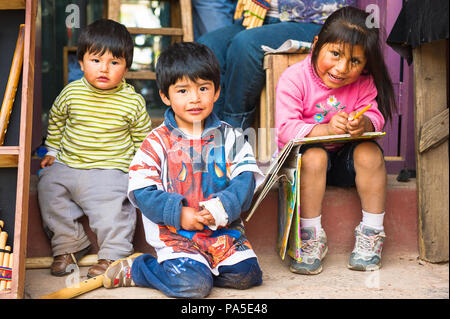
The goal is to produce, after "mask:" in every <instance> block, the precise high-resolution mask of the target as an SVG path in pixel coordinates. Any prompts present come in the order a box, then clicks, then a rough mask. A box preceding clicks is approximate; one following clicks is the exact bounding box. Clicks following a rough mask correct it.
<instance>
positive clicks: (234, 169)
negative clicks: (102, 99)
mask: <svg viewBox="0 0 450 319" xmlns="http://www.w3.org/2000/svg"><path fill="white" fill-rule="evenodd" d="M156 78H157V84H158V87H159V90H160V91H159V93H160V96H161V99H162V101H163V102H164V103H165V104H167V105H168V106H170V108H169V109H167V111H166V112H165V120H164V123H163V124H161V125H160V126H159V127H157V128H156V129H154V130H152V131H151V132H150V134H149V135H148V136H147V137H146V139H145V140H144V142H143V143H142V145H141V147H140V149H139V150H138V151H137V153H136V155H135V157H134V159H133V161H132V162H131V165H130V170H129V175H130V180H129V187H128V197H129V199H130V201H131V202H132V203H133V204H134V205H135V206H136V207H137V208H139V209H140V211H141V212H142V219H143V225H144V230H145V234H146V240H147V242H148V243H149V244H150V245H151V246H153V247H154V248H155V250H156V253H157V258H155V257H153V256H152V255H149V254H135V255H132V256H130V257H128V258H125V259H121V260H118V261H116V262H115V263H113V264H112V265H111V266H110V267H109V268H108V270H107V271H106V273H105V277H104V286H105V287H107V288H113V287H120V286H144V287H151V288H155V289H159V290H160V291H162V292H163V293H164V294H166V295H167V296H169V297H180V298H201V297H206V296H207V295H208V294H209V293H210V291H211V289H212V287H213V286H219V287H228V288H236V289H247V288H250V287H252V286H257V285H260V284H261V283H262V272H261V269H260V267H259V265H258V261H257V257H256V255H255V253H254V251H253V250H252V248H251V245H250V243H249V242H248V240H247V238H246V237H245V233H244V227H243V223H242V220H241V219H240V214H241V212H244V211H246V210H248V209H249V206H250V204H251V201H252V197H253V194H254V190H255V187H256V186H257V185H258V184H259V183H260V182H261V181H262V179H263V174H262V172H261V171H260V169H259V168H258V166H257V164H256V160H255V158H254V155H253V152H252V148H251V146H250V144H249V143H248V142H247V141H246V140H245V139H244V136H243V135H242V134H241V133H240V131H239V130H236V129H233V128H232V127H231V126H230V125H228V124H227V123H225V122H222V121H220V120H219V119H218V117H217V116H216V115H215V114H214V113H212V110H213V106H214V102H215V101H216V100H217V98H218V97H219V93H220V69H219V64H218V62H217V59H216V57H215V56H214V54H213V53H212V51H211V50H210V49H209V48H207V47H206V46H204V45H202V44H198V43H192V42H189V43H188V42H185V43H175V44H173V45H172V46H171V47H169V48H167V49H166V50H165V51H164V52H163V53H162V54H161V56H160V57H159V59H158V63H157V67H156Z"/></svg>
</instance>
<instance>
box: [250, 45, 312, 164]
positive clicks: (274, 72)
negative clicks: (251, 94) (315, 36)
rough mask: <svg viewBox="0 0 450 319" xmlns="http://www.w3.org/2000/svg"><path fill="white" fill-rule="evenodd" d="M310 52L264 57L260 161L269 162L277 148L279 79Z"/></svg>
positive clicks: (260, 120) (260, 117)
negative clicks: (276, 117) (276, 124)
mask: <svg viewBox="0 0 450 319" xmlns="http://www.w3.org/2000/svg"><path fill="white" fill-rule="evenodd" d="M307 56H308V53H277V54H267V55H266V56H265V57H264V64H263V66H264V70H265V72H266V85H265V87H264V88H263V90H262V91H261V98H260V99H261V102H260V108H259V128H260V129H259V130H258V138H259V143H258V146H259V148H258V161H260V162H268V161H269V160H270V158H271V156H272V154H273V152H274V151H275V150H276V148H277V144H276V141H275V92H276V86H277V83H278V79H279V78H280V75H281V74H282V73H283V72H284V70H286V68H287V67H289V66H291V65H293V64H295V63H297V62H300V61H302V60H303V59H304V58H306V57H307Z"/></svg>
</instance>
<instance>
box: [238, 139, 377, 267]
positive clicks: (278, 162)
mask: <svg viewBox="0 0 450 319" xmlns="http://www.w3.org/2000/svg"><path fill="white" fill-rule="evenodd" d="M385 134H386V133H385V132H368V133H364V134H362V135H361V136H358V137H352V136H351V135H350V134H341V135H327V136H319V137H305V138H301V139H294V140H291V141H290V142H289V143H287V144H286V145H285V146H284V147H283V149H282V150H281V151H280V152H279V153H278V156H277V157H276V158H275V159H274V160H273V161H272V163H271V164H270V166H269V169H268V170H267V173H266V176H265V179H264V182H263V183H261V185H259V187H258V188H257V189H256V190H255V195H254V197H253V202H252V204H251V206H250V209H249V211H248V214H247V217H246V218H245V221H246V222H248V221H249V220H250V219H251V218H252V216H253V214H254V213H255V211H256V209H257V208H258V206H259V205H260V204H261V202H262V201H263V199H264V198H265V197H266V195H267V193H268V192H269V191H270V190H271V189H272V187H273V186H274V185H275V184H276V183H278V184H277V185H278V186H279V187H278V190H279V192H278V194H279V195H278V220H279V223H278V239H277V246H278V247H277V248H278V250H279V253H280V257H281V258H282V259H284V257H285V254H286V251H287V246H288V242H289V251H288V253H289V255H290V256H291V257H292V258H294V259H296V260H298V261H300V259H301V256H300V168H301V154H299V148H300V146H301V145H303V144H312V143H345V142H349V141H354V140H363V139H377V138H380V137H382V136H384V135H385ZM292 226H294V227H292Z"/></svg>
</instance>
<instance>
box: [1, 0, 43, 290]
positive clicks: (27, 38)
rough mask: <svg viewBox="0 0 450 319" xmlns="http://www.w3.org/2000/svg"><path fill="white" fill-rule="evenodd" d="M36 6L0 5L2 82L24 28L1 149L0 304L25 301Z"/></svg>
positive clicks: (8, 0)
mask: <svg viewBox="0 0 450 319" xmlns="http://www.w3.org/2000/svg"><path fill="white" fill-rule="evenodd" d="M37 4H38V2H37V1H35V0H22V1H17V0H0V28H1V29H2V30H4V31H5V32H4V33H3V34H4V35H5V36H4V37H2V38H0V45H1V47H2V53H1V62H2V63H1V65H0V68H1V69H2V72H0V74H2V75H1V76H2V78H1V79H0V82H3V81H6V80H7V78H6V79H5V78H4V75H5V74H6V76H7V75H8V74H9V73H10V69H11V61H12V53H14V46H15V42H16V40H17V32H18V30H19V25H20V24H25V34H24V49H23V66H22V73H21V75H22V76H21V79H20V81H19V86H18V89H17V92H16V95H15V100H14V105H13V109H12V113H11V118H10V120H9V124H8V130H7V132H6V137H5V143H4V146H0V186H4V185H7V187H3V188H2V189H1V191H0V219H2V220H3V221H4V223H5V225H4V229H3V231H6V232H7V233H8V239H7V245H9V246H11V248H12V261H13V266H12V280H11V289H10V290H3V291H0V299H21V298H23V297H24V286H25V263H26V246H27V227H28V207H29V189H30V165H31V127H32V118H33V94H34V67H35V41H36V40H35V34H36V15H37ZM6 10H8V11H6ZM3 94H4V92H0V96H3Z"/></svg>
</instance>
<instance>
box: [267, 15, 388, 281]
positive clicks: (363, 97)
mask: <svg viewBox="0 0 450 319" xmlns="http://www.w3.org/2000/svg"><path fill="white" fill-rule="evenodd" d="M368 16H369V14H368V13H366V12H364V11H362V10H360V9H357V8H354V7H344V8H342V9H339V10H337V11H336V12H334V13H333V14H332V15H331V16H330V17H329V18H328V19H327V21H326V22H325V24H324V26H323V27H322V29H321V31H320V33H319V34H318V35H317V36H316V37H315V38H314V43H313V49H312V52H311V54H310V55H309V56H308V57H307V58H306V59H305V60H303V61H302V62H300V63H297V64H295V65H292V66H291V67H289V68H288V69H287V70H286V71H285V72H284V73H283V74H282V75H281V77H280V79H279V82H278V85H277V92H276V127H277V130H278V146H279V148H282V147H283V146H284V145H285V144H286V143H287V142H289V141H290V140H291V139H294V138H302V137H313V136H323V135H334V134H346V133H349V134H351V135H352V136H360V135H361V134H363V133H364V132H373V131H381V130H382V129H383V127H384V124H385V119H390V117H391V115H392V113H393V112H394V111H395V109H396V104H395V96H394V91H393V87H392V83H391V80H390V77H389V73H388V71H387V68H386V65H385V63H384V61H383V55H382V51H381V49H380V44H379V30H378V28H375V27H371V26H370V21H371V20H370V17H369V18H368ZM367 21H369V22H367ZM369 104H371V107H370V108H369V110H367V111H366V112H365V113H364V114H363V115H362V116H360V117H358V118H355V119H353V116H355V115H356V113H357V112H358V111H360V110H362V109H363V108H364V107H366V106H367V105H369ZM300 152H301V153H302V168H301V173H300V176H301V182H300V197H301V202H302V207H301V213H300V217H301V218H300V226H301V238H302V260H301V262H297V261H295V260H292V261H291V266H290V270H291V271H292V272H294V273H300V274H318V273H320V272H321V271H322V259H323V257H324V256H325V254H326V253H327V250H328V248H327V238H326V234H325V231H324V230H323V228H322V226H321V210H322V201H323V197H324V194H325V187H326V185H335V186H356V188H357V191H358V194H359V196H360V200H361V206H362V221H361V223H360V224H359V225H358V226H357V227H356V229H355V236H356V242H355V247H354V249H353V251H352V253H351V255H350V259H349V264H348V267H349V268H350V269H354V270H363V271H365V270H375V269H378V268H379V267H380V266H381V250H382V246H383V241H384V238H385V233H384V228H383V217H384V211H385V200H386V179H387V174H386V168H385V163H384V157H383V151H382V149H381V148H380V147H379V145H378V144H377V143H376V142H375V141H374V140H369V141H367V140H364V141H355V142H349V143H344V144H331V145H330V144H326V145H325V144H309V145H304V146H302V148H301V149H300Z"/></svg>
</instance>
